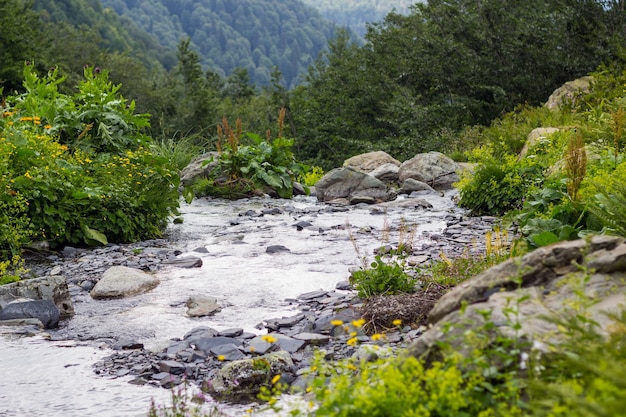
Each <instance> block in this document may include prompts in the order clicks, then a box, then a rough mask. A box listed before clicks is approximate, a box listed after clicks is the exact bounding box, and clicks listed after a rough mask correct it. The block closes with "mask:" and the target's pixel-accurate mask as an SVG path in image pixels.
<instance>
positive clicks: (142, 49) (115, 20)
mask: <svg viewBox="0 0 626 417" xmlns="http://www.w3.org/2000/svg"><path fill="white" fill-rule="evenodd" d="M34 9H35V10H37V11H38V12H39V14H40V17H41V19H42V20H43V22H52V23H56V24H61V25H63V24H69V25H70V26H72V27H74V28H80V27H84V28H88V29H89V30H91V31H95V32H96V33H97V34H98V36H99V37H100V39H99V45H98V46H99V47H100V48H102V49H105V50H108V51H111V52H113V51H116V52H120V53H129V54H131V55H132V56H133V57H134V58H136V59H138V60H140V61H141V62H142V63H143V64H144V65H146V66H147V67H148V68H150V67H154V66H155V65H158V63H160V64H161V65H163V67H165V68H167V69H170V68H171V67H172V66H174V65H175V64H176V54H175V50H176V49H175V48H171V47H170V48H168V47H164V46H162V45H161V44H160V43H159V42H158V41H157V40H156V38H155V37H154V36H152V35H151V34H149V33H148V32H146V31H145V30H143V29H141V28H140V27H139V26H137V25H136V24H135V23H134V22H133V21H132V20H130V19H128V18H125V17H121V16H118V14H116V13H115V12H113V11H112V10H111V9H106V8H103V6H102V3H101V2H100V0H63V1H58V0H35V1H34ZM81 65H82V64H81Z"/></svg>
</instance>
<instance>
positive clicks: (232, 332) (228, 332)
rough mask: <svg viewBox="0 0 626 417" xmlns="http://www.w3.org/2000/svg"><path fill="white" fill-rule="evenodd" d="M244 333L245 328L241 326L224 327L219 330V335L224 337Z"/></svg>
mask: <svg viewBox="0 0 626 417" xmlns="http://www.w3.org/2000/svg"><path fill="white" fill-rule="evenodd" d="M242 334H243V329H242V328H240V327H236V328H232V329H224V330H220V331H219V332H217V336H223V337H238V336H241V335H242Z"/></svg>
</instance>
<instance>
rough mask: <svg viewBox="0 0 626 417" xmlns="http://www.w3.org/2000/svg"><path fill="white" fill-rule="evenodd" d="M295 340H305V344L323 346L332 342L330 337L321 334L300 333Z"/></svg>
mask: <svg viewBox="0 0 626 417" xmlns="http://www.w3.org/2000/svg"><path fill="white" fill-rule="evenodd" d="M293 338H294V339H298V340H304V342H305V343H308V344H311V345H323V344H326V343H328V342H330V336H329V335H326V334H319V333H307V332H304V333H299V334H297V335H295V336H294V337H293Z"/></svg>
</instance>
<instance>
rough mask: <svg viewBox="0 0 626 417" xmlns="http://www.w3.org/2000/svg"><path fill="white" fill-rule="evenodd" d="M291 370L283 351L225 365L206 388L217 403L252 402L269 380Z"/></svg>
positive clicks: (286, 353) (285, 353)
mask: <svg viewBox="0 0 626 417" xmlns="http://www.w3.org/2000/svg"><path fill="white" fill-rule="evenodd" d="M292 368H293V361H292V360H291V356H290V355H289V353H288V352H285V351H278V352H274V353H270V354H267V355H263V356H258V357H256V358H253V359H242V360H238V361H233V362H229V363H227V364H225V365H224V366H223V367H222V368H221V369H220V370H219V371H218V372H217V373H216V375H215V376H214V377H213V378H212V379H211V380H210V381H209V383H208V384H207V386H206V387H205V388H206V390H207V391H208V392H209V394H211V396H212V397H213V398H215V399H217V400H218V401H238V400H250V399H255V398H256V395H257V394H258V393H259V392H260V389H261V387H262V386H266V387H267V386H270V385H271V381H272V378H274V377H275V376H276V375H281V374H283V373H287V372H291V371H292Z"/></svg>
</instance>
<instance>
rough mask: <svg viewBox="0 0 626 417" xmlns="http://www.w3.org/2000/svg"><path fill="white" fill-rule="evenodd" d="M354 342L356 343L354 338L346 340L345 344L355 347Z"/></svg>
mask: <svg viewBox="0 0 626 417" xmlns="http://www.w3.org/2000/svg"><path fill="white" fill-rule="evenodd" d="M356 342H357V340H356V337H352V338H350V339H348V341H347V342H346V344H347V345H348V346H356Z"/></svg>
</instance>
